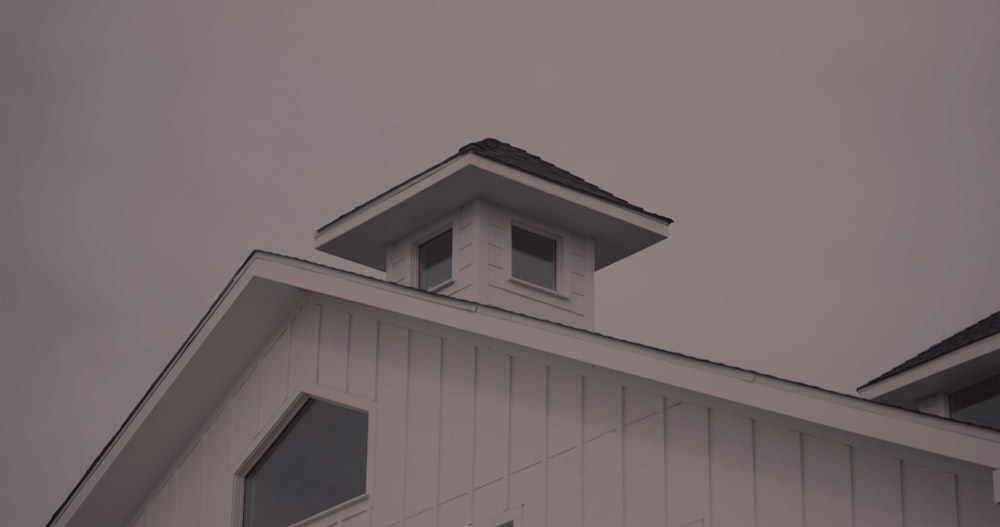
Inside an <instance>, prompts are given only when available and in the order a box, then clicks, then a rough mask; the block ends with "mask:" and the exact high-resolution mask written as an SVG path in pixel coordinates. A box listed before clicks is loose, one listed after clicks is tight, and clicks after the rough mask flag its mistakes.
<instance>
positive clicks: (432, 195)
mask: <svg viewBox="0 0 1000 527" xmlns="http://www.w3.org/2000/svg"><path fill="white" fill-rule="evenodd" d="M477 198H483V199H486V200H488V201H492V202H494V203H496V204H498V205H501V206H503V207H504V208H507V209H510V210H513V211H516V212H518V213H520V214H524V215H526V216H528V217H532V218H535V219H538V220H541V221H544V222H546V223H550V224H553V225H561V226H565V227H569V228H571V229H574V230H580V229H579V226H581V225H585V226H586V234H588V235H591V236H593V238H594V246H595V265H596V268H597V269H601V268H603V267H606V266H608V265H611V264H612V263H614V262H617V261H618V260H621V259H622V258H625V257H627V256H629V255H632V254H634V253H636V252H638V251H641V250H642V249H645V248H646V247H649V246H650V245H652V244H654V243H656V242H658V241H661V240H663V239H664V238H666V237H667V227H668V226H669V225H670V223H669V222H668V221H664V220H663V219H661V218H660V217H657V216H655V215H652V214H643V213H640V212H637V211H636V210H633V209H629V208H627V207H624V206H622V205H619V204H617V203H613V202H610V201H607V200H604V199H600V198H599V197H595V196H591V195H588V194H585V193H583V192H580V191H577V190H574V189H572V188H568V187H565V186H562V185H559V184H557V183H554V182H552V181H548V180H546V179H543V178H539V177H537V176H534V175H532V174H528V173H525V172H522V171H520V170H517V169H515V168H511V167H508V166H506V165H503V164H501V163H497V162H495V161H492V160H489V159H485V158H483V157H480V156H477V155H476V154H475V153H474V152H467V153H463V154H458V155H456V156H453V157H452V158H449V159H448V160H446V161H445V162H443V163H441V164H439V165H437V166H435V167H433V168H431V169H430V170H428V171H426V172H424V173H422V174H419V175H417V176H415V177H414V178H412V179H410V180H409V181H407V182H405V183H403V184H401V185H399V186H397V187H395V188H393V189H390V190H389V191H387V192H385V193H383V194H381V195H380V196H378V197H376V198H375V199H372V200H371V201H369V202H368V203H365V204H364V205H362V206H360V207H358V208H356V209H354V210H353V211H351V212H349V213H347V214H345V215H344V216H341V217H340V218H338V219H336V220H334V221H333V222H332V223H330V224H328V225H326V226H325V227H322V228H321V229H319V231H317V233H316V248H317V249H319V250H321V251H323V252H326V253H329V254H332V255H334V256H339V257H341V258H344V259H347V260H350V261H352V262H356V263H359V264H362V265H366V266H368V267H372V268H375V269H379V270H383V271H384V270H385V266H386V261H385V259H386V250H387V248H388V247H389V245H390V244H392V243H393V242H395V241H397V240H399V239H400V238H403V237H404V236H406V235H407V234H409V232H410V231H411V230H412V229H415V228H418V227H419V226H421V225H425V224H427V223H430V222H432V221H434V220H437V219H438V218H440V217H441V216H442V215H443V214H445V213H447V212H449V211H452V210H455V209H457V208H458V207H460V206H462V205H464V204H466V203H468V202H470V201H472V200H474V199H477ZM574 226H576V228H574Z"/></svg>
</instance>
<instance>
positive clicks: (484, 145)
mask: <svg viewBox="0 0 1000 527" xmlns="http://www.w3.org/2000/svg"><path fill="white" fill-rule="evenodd" d="M466 152H472V153H474V154H476V155H477V156H479V157H483V158H486V159H489V160H491V161H496V162H497V163H500V164H501V165H507V166H509V167H511V168H516V169H517V170H520V171H522V172H527V173H529V174H532V175H534V176H538V177H540V178H542V179H547V180H549V181H551V182H553V183H556V184H559V185H562V186H564V187H568V188H571V189H573V190H577V191H580V192H583V193H584V194H589V195H591V196H594V197H596V198H599V199H603V200H605V201H610V202H611V203H615V204H617V205H621V206H623V207H626V208H628V209H632V210H634V211H636V212H640V213H642V214H646V215H648V216H654V217H656V218H658V219H660V220H662V221H665V222H667V223H673V222H674V220H672V219H670V218H667V217H666V216H660V215H659V214H655V213H652V212H649V211H647V210H644V209H643V208H641V207H638V206H636V205H633V204H631V203H629V202H627V201H625V200H623V199H621V198H619V197H618V196H615V195H614V194H612V193H610V192H608V191H606V190H604V189H602V188H600V187H598V186H597V185H594V184H592V183H587V182H586V181H584V180H583V179H582V178H580V177H578V176H575V175H573V174H571V173H569V172H567V171H565V170H563V169H561V168H559V167H557V166H555V165H553V164H552V163H549V162H548V161H546V160H544V159H542V158H540V157H538V156H536V155H534V154H531V153H529V152H527V151H525V150H522V149H520V148H518V147H516V146H513V145H509V144H507V143H504V142H503V141H498V140H496V139H493V138H492V137H490V138H487V139H483V140H482V141H476V142H475V143H469V144H467V145H465V146H463V147H462V148H460V149H459V150H458V153H459V154H464V153H466Z"/></svg>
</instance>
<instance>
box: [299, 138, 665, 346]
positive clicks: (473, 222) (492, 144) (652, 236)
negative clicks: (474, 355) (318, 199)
mask: <svg viewBox="0 0 1000 527" xmlns="http://www.w3.org/2000/svg"><path fill="white" fill-rule="evenodd" d="M672 221H673V220H671V219H670V218H667V217H664V216H660V215H657V214H653V213H651V212H647V211H645V210H643V209H642V208H640V207H637V206H635V205H632V204H630V203H629V202H627V201H625V200H623V199H621V198H618V197H616V196H614V195H612V194H610V193H608V192H606V191H604V190H602V189H600V188H598V187H597V186H595V185H592V184H590V183H587V182H586V181H584V180H583V179H581V178H579V177H577V176H575V175H573V174H571V173H569V172H567V171H565V170H563V169H561V168H559V167H557V166H555V165H553V164H551V163H549V162H546V161H544V160H542V159H541V158H539V157H537V156H534V155H532V154H530V153H528V152H526V151H524V150H522V149H520V148H517V147H514V146H511V145H509V144H507V143H503V142H501V141H498V140H496V139H484V140H482V141H478V142H476V143H471V144H468V145H466V146H464V147H462V148H461V149H459V151H458V153H456V154H455V155H453V156H451V157H449V158H448V159H445V160H444V161H442V162H441V163H438V164H437V165H435V166H433V167H431V168H429V169H427V170H425V171H424V172H422V173H420V174H417V175H416V176H414V177H412V178H410V179H408V180H406V181H404V182H403V183H400V184H399V185H397V186H395V187H393V188H391V189H389V190H388V191H386V192H384V193H382V194H381V195H379V196H376V197H375V198H373V199H371V200H370V201H368V202H367V203H365V204H363V205H361V206H359V207H357V208H355V209H354V210H352V211H350V212H348V213H347V214H344V215H343V216H341V217H339V218H337V219H336V220H334V221H332V222H330V223H329V224H327V225H326V226H324V227H322V228H320V229H319V230H318V231H317V233H316V248H317V249H319V250H321V251H323V252H326V253H329V254H332V255H334V256H339V257H341V258H345V259H347V260H350V261H353V262H356V263H359V264H362V265H365V266H368V267H371V268H374V269H378V270H381V271H385V273H386V279H387V280H388V281H391V282H395V283H398V284H402V285H405V286H409V287H414V288H419V289H423V290H426V291H430V292H433V293H437V294H441V295H447V296H453V297H456V298H462V299H466V300H472V301H475V302H478V303H481V304H486V305H491V306H496V307H499V308H503V309H507V310H510V311H514V312H517V313H522V314H526V315H531V316H534V317H538V318H542V319H546V320H551V321H553V322H559V323H563V324H567V325H571V326H575V327H580V328H585V329H593V327H594V272H595V271H597V270H598V269H601V268H603V267H606V266H608V265H611V264H613V263H615V262H617V261H618V260H621V259H622V258H625V257H627V256H629V255H631V254H634V253H636V252H638V251H641V250H642V249H645V248H646V247H649V246H650V245H652V244H654V243H656V242H658V241H660V240H663V239H664V238H666V237H667V227H668V226H669V225H670V224H671V223H672Z"/></svg>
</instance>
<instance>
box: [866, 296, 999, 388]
mask: <svg viewBox="0 0 1000 527" xmlns="http://www.w3.org/2000/svg"><path fill="white" fill-rule="evenodd" d="M997 333H1000V311H997V312H996V313H993V314H992V315H990V316H988V317H986V318H984V319H982V320H980V321H979V322H976V323H975V324H973V325H971V326H969V327H967V328H965V329H963V330H962V331H959V332H958V333H955V334H954V335H952V336H950V337H948V338H946V339H944V340H942V341H941V342H938V343H937V344H935V345H933V346H931V347H930V348H927V349H926V350H925V351H923V352H921V353H920V354H918V355H917V356H915V357H913V358H912V359H910V360H908V361H906V362H904V363H902V364H900V365H899V366H896V367H895V368H893V369H891V370H889V371H887V372H885V373H883V374H882V375H879V376H878V377H876V378H874V379H872V380H870V381H868V382H867V383H866V384H865V385H864V386H861V387H860V388H858V390H862V389H864V388H867V387H869V386H871V385H873V384H875V383H877V382H881V381H884V380H885V379H888V378H889V377H892V376H894V375H896V374H899V373H902V372H904V371H906V370H910V369H913V368H916V367H917V366H920V365H921V364H923V363H925V362H930V361H932V360H934V359H936V358H938V357H941V356H944V355H947V354H949V353H951V352H953V351H955V350H957V349H959V348H964V347H965V346H968V345H969V344H972V343H975V342H978V341H980V340H983V339H985V338H987V337H992V336H993V335H996V334H997Z"/></svg>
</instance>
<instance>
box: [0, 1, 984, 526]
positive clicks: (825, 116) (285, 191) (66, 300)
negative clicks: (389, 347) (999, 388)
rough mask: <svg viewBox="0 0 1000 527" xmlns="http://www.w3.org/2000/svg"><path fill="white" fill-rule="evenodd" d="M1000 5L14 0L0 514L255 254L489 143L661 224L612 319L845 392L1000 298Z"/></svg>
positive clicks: (3, 195)
mask: <svg viewBox="0 0 1000 527" xmlns="http://www.w3.org/2000/svg"><path fill="white" fill-rule="evenodd" d="M998 24H1000V3H998V2H996V1H995V0H981V1H964V0H955V1H948V2H945V1H940V0H929V1H913V0H906V1H904V0H899V1H872V0H853V1H852V0H820V1H805V2H803V1H801V0H757V1H754V2H746V1H742V0H731V1H722V0H719V1H693V0H684V1H660V0H657V1H653V0H646V1H636V2H597V1H587V2H584V1H580V0H576V1H525V2H517V1H505V2H467V1H455V2H447V1H436V2H415V1H404V0H396V1H385V2H382V1H376V2H362V1H336V2H321V1H307V0H301V1H296V2H268V1H262V0H241V1H226V2H205V1H202V0H198V1H194V0H190V1H172V2H151V1H138V0H137V1H128V2H125V1H115V2H112V1H97V0H91V1H86V2H40V1H31V0H24V1H21V0H15V1H6V2H3V3H0V162H2V164H0V174H2V179H0V280H2V283H0V353H2V355H0V423H2V428H0V511H3V512H2V516H3V517H2V518H0V525H2V526H5V527H6V526H20V525H38V524H41V523H44V521H46V520H47V519H48V517H49V516H50V515H51V514H52V512H54V510H55V509H56V507H57V506H58V505H59V504H60V503H61V502H62V500H63V499H64V498H65V497H66V495H67V494H68V493H69V491H70V489H71V488H72V487H73V485H74V484H75V483H76V482H77V480H78V479H79V478H80V477H81V475H82V474H83V472H84V471H85V469H86V467H87V466H88V465H89V464H90V463H91V461H92V460H93V459H94V457H95V456H96V455H97V453H98V452H99V451H100V449H101V448H102V447H103V445H104V444H105V443H106V442H107V441H108V439H110V437H111V436H112V434H113V433H114V432H115V430H117V428H118V426H119V425H120V424H121V422H122V421H123V420H124V418H125V416H126V415H127V414H128V412H129V411H130V410H131V408H132V407H133V406H134V405H135V404H136V402H137V401H138V400H139V398H140V397H141V395H142V393H143V392H144V391H145V390H146V388H147V387H148V386H149V385H150V383H151V382H152V381H153V379H154V378H155V376H156V374H157V373H158V372H159V371H160V370H161V369H162V368H163V366H164V365H165V364H166V362H167V360H168V359H169V357H170V356H171V355H172V354H173V353H174V352H175V351H176V350H177V349H178V347H179V346H180V344H181V343H182V342H183V340H184V338H185V337H186V336H187V334H188V333H189V332H190V331H191V329H192V328H193V327H194V325H195V323H196V322H197V321H198V319H199V318H200V317H201V316H202V314H203V313H204V312H205V311H206V309H207V308H208V307H209V305H210V304H211V302H212V300H213V299H214V298H215V296H216V295H217V294H218V292H219V291H220V290H221V289H222V288H223V287H224V285H225V283H226V281H227V280H228V278H229V277H230V276H231V275H232V273H233V272H234V271H235V270H236V269H237V267H238V266H239V264H240V263H241V262H242V261H243V260H244V258H245V257H246V256H247V254H248V253H249V252H250V251H251V250H252V249H255V248H261V249H268V250H272V251H277V252H281V253H285V254H289V255H293V256H298V257H304V258H309V259H312V260H315V261H319V262H322V263H325V264H331V265H334V266H338V267H342V268H346V269H350V270H359V268H358V267H357V266H353V265H351V264H348V263H346V262H344V261H341V260H338V259H336V258H333V257H330V256H327V255H324V254H322V253H318V252H316V251H314V250H313V248H312V236H313V232H314V230H315V229H316V228H317V227H319V226H321V225H323V224H324V223H326V222H327V221H329V220H331V219H333V218H334V217H336V216H339V215H340V214H342V213H344V212H346V211H347V210H349V209H351V208H352V207H354V206H355V205H358V204H360V203H361V202H363V201H365V200H367V199H368V198H370V197H372V196H374V195H376V194H377V193H379V192H381V191H383V190H385V189H386V188H388V187H389V186H391V185H393V184H395V183H398V182H400V181H402V180H403V179H405V178H407V177H409V176H411V175H413V174H416V173H418V172H420V171H422V170H423V169H425V168H427V167H428V166H430V165H432V164H434V163H436V162H438V161H440V160H442V159H444V158H445V157H447V156H449V155H451V154H452V153H454V152H455V151H456V150H457V149H458V148H459V147H460V146H462V145H464V144H465V143H468V142H470V141H474V140H478V139H481V138H483V137H487V136H495V137H497V138H499V139H501V140H504V141H507V142H510V143H513V144H515V145H517V146H520V147H522V148H525V149H527V150H528V151H530V152H533V153H535V154H538V155H540V156H542V157H543V158H545V159H547V160H549V161H552V162H554V163H555V164H557V165H559V166H561V167H564V168H566V169H568V170H570V171H571V172H574V173H575V174H577V175H579V176H581V177H583V178H585V179H587V180H588V181H591V182H593V183H595V184H597V185H599V186H601V187H603V188H605V189H607V190H609V191H611V192H613V193H614V194H616V195H618V196H621V197H623V198H625V199H627V200H629V201H632V202H633V203H636V204H637V205H640V206H642V207H644V208H646V209H648V210H652V211H655V212H658V213H661V214H664V215H667V216H670V217H672V218H674V219H675V220H676V221H677V223H675V225H674V227H673V231H672V237H671V239H669V240H667V241H665V242H662V243H660V244H659V245H657V246H655V247H653V248H651V249H649V250H646V251H644V252H642V253H640V254H638V255H635V256H634V257H632V258H629V259H626V260H624V261H622V262H619V263H617V264H615V265H613V266H611V267H609V268H607V269H605V270H603V271H601V272H600V273H598V285H597V295H598V297H597V325H598V330H600V331H602V332H605V333H609V334H611V335H614V336H620V337H624V338H627V339H631V340H637V341H640V342H644V343H649V344H653V345H656V346H659V347H664V348H667V349H670V350H673V351H678V352H681V353H685V354H689V355H694V356H698V357H704V358H706V359H711V360H716V361H722V362H725V363H729V364H733V365H737V366H743V367H748V368H753V369H756V370H759V371H762V372H766V373H771V374H774V375H778V376H781V377H787V378H790V379H794V380H798V381H802V382H806V383H811V384H815V385H819V386H822V387H824V388H829V389H833V390H838V391H843V392H848V393H853V390H854V388H856V387H857V386H858V385H860V384H862V383H864V382H865V381H867V380H869V379H871V378H872V377H874V376H876V375H878V374H879V373H881V372H883V371H884V370H886V369H888V368H890V367H892V366H893V365H895V364H897V363H899V362H901V361H902V360H904V359H906V358H908V357H910V356H912V355H914V354H916V353H917V352H919V351H921V350H923V349H924V348H926V347H928V346H929V345H931V344H933V343H935V342H937V341H938V340H940V339H942V338H944V337H946V336H948V335H950V334H951V333H954V332H955V331H957V330H959V329H962V328H963V327H965V326H967V325H969V324H971V323H973V322H975V321H976V320H978V319H980V318H982V317H984V316H986V315H987V314H989V313H991V312H993V311H995V310H997V309H1000V272H998V269H1000V236H998V234H997V230H998V228H997V227H998V225H1000V98H998V96H997V94H1000V30H998V29H1000V28H998Z"/></svg>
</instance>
